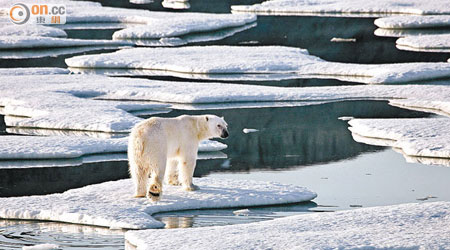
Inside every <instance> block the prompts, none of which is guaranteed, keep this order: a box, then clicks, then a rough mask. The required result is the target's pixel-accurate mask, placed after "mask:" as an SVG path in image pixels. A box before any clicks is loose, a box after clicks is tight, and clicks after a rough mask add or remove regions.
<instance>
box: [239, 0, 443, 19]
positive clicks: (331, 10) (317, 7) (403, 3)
mask: <svg viewBox="0 0 450 250" xmlns="http://www.w3.org/2000/svg"><path fill="white" fill-rule="evenodd" d="M231 9H232V12H233V13H240V12H247V13H248V12H251V13H258V14H266V15H345V16H384V15H399V14H412V15H433V14H450V6H449V5H448V1H447V0H434V1H422V0H379V1H365V0H311V1H304V0H271V1H265V2H263V3H260V4H254V5H234V6H231Z"/></svg>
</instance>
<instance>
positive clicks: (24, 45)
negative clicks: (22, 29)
mask: <svg viewBox="0 0 450 250" xmlns="http://www.w3.org/2000/svg"><path fill="white" fill-rule="evenodd" d="M98 45H104V46H108V45H109V46H111V45H116V46H118V45H120V46H131V45H134V44H132V43H130V42H126V41H109V40H84V39H70V38H56V37H37V36H0V49H28V48H34V49H36V48H61V47H74V46H98Z"/></svg>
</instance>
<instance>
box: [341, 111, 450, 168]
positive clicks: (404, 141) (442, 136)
mask: <svg viewBox="0 0 450 250" xmlns="http://www.w3.org/2000/svg"><path fill="white" fill-rule="evenodd" d="M349 124H350V126H351V127H350V128H349V129H350V130H351V131H352V133H355V134H357V135H360V136H364V137H369V139H370V138H375V139H384V140H385V142H384V145H383V146H392V147H396V148H400V149H402V150H403V152H404V153H405V154H406V155H409V156H416V157H432V158H447V159H449V158H450V137H449V135H450V130H449V129H450V119H448V118H433V119H431V118H425V119H353V120H351V121H349ZM355 139H357V141H362V142H364V139H363V138H360V137H356V138H355Z"/></svg>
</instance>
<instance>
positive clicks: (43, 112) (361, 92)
mask: <svg viewBox="0 0 450 250" xmlns="http://www.w3.org/2000/svg"><path fill="white" fill-rule="evenodd" d="M29 86H34V88H29ZM449 89H450V86H449V85H389V86H388V85H375V86H371V85H363V86H338V87H307V88H281V87H268V86H255V85H239V84H225V83H196V82H183V83H182V84H180V83H179V82H165V81H153V80H147V79H133V78H111V77H105V76H98V75H52V77H50V78H49V77H48V76H45V75H33V76H31V75H28V76H0V106H3V107H4V108H3V109H2V113H3V114H4V115H6V116H5V123H6V125H7V126H10V127H19V128H20V127H23V128H50V129H63V130H81V131H103V132H128V131H129V130H130V128H131V127H132V126H133V125H134V124H136V123H137V122H139V121H140V120H141V118H138V117H136V116H134V115H132V114H131V113H129V112H131V111H137V110H152V109H161V108H167V107H170V105H169V104H164V103H180V104H208V105H211V103H218V104H220V103H242V102H246V103H244V104H243V105H244V107H245V106H249V107H250V106H252V105H249V104H248V102H265V103H263V105H262V106H270V105H267V104H268V102H269V103H270V102H272V105H277V104H276V103H273V102H292V105H296V103H295V102H296V101H298V102H299V103H297V105H305V104H307V103H305V101H322V102H323V101H337V100H349V99H350V100H355V99H380V98H382V99H390V102H391V103H392V104H394V105H398V106H402V107H408V108H410V107H411V108H414V109H415V108H418V107H420V108H423V109H427V110H431V111H433V112H443V113H447V114H448V113H450V102H449V101H448V100H450V91H449ZM399 98H400V99H401V100H400V99H399ZM127 100H128V102H125V101H127ZM132 101H146V102H132ZM148 101H156V102H158V103H151V102H148ZM161 102H162V103H161ZM180 107H182V106H180Z"/></svg>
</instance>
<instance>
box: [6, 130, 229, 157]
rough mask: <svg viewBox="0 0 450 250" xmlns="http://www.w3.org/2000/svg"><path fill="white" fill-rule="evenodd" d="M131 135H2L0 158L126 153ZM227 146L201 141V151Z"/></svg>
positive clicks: (225, 146)
mask: <svg viewBox="0 0 450 250" xmlns="http://www.w3.org/2000/svg"><path fill="white" fill-rule="evenodd" d="M127 145H128V138H117V139H101V138H90V137H80V136H48V137H47V136H2V137H1V140H0V159H9V160H12V159H61V158H77V157H81V156H83V155H91V154H105V153H108V154H110V153H124V152H126V151H127ZM225 148H227V145H225V144H223V143H220V142H217V141H210V140H206V141H202V142H200V144H199V148H198V150H199V151H220V150H223V149H225Z"/></svg>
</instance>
